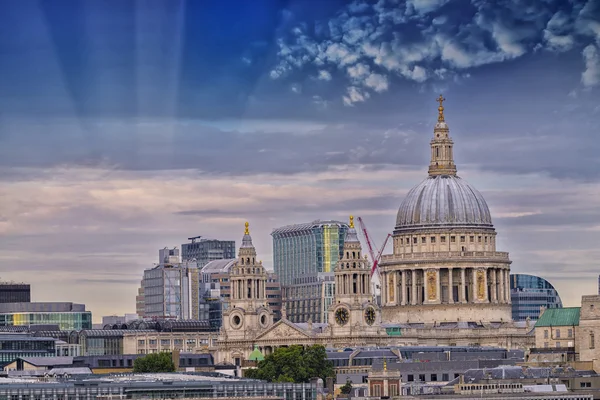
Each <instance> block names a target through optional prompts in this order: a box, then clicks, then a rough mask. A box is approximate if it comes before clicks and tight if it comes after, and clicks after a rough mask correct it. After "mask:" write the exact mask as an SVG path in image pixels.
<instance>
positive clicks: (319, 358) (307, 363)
mask: <svg viewBox="0 0 600 400" xmlns="http://www.w3.org/2000/svg"><path fill="white" fill-rule="evenodd" d="M328 376H333V365H332V364H331V361H329V360H328V359H327V353H326V352H325V347H323V346H321V345H318V344H316V345H313V346H309V347H304V346H300V345H293V346H290V347H281V348H278V349H277V350H275V351H274V352H273V353H272V354H269V355H268V356H267V357H266V358H265V359H264V360H263V361H260V362H259V363H258V368H253V369H249V370H247V371H246V377H248V378H254V379H262V380H266V381H269V382H295V383H302V382H309V381H310V379H312V378H321V379H323V380H325V379H326V378H327V377H328Z"/></svg>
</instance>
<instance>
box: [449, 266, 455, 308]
mask: <svg viewBox="0 0 600 400" xmlns="http://www.w3.org/2000/svg"><path fill="white" fill-rule="evenodd" d="M452 271H453V269H452V268H448V304H454V282H453V281H452Z"/></svg>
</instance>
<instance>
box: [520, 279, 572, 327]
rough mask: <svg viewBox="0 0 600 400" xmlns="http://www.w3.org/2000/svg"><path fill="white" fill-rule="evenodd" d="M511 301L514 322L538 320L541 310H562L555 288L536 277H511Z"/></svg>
mask: <svg viewBox="0 0 600 400" xmlns="http://www.w3.org/2000/svg"><path fill="white" fill-rule="evenodd" d="M510 299H511V302H512V318H513V320H514V321H525V320H526V319H527V318H529V319H531V320H537V319H538V317H539V316H540V309H541V308H542V307H544V308H547V309H548V308H562V306H563V305H562V300H561V299H560V296H559V295H558V292H557V291H556V289H554V286H552V284H551V283H550V282H548V281H547V280H545V279H544V278H540V277H539V276H534V275H525V274H511V275H510Z"/></svg>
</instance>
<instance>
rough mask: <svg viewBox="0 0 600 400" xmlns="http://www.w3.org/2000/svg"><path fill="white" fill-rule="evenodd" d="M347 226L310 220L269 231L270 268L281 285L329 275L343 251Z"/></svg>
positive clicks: (336, 222) (341, 223)
mask: <svg viewBox="0 0 600 400" xmlns="http://www.w3.org/2000/svg"><path fill="white" fill-rule="evenodd" d="M347 230H348V224H346V223H344V222H339V221H314V222H310V223H307V224H297V225H288V226H284V227H281V228H277V229H275V230H273V232H272V233H271V236H272V237H273V268H274V270H275V274H276V275H277V276H278V277H279V281H280V282H281V285H282V286H287V285H292V284H293V283H294V280H295V279H296V278H299V277H302V276H306V275H307V274H316V273H319V272H333V270H334V268H335V266H336V264H337V262H338V260H339V259H340V257H341V254H342V252H343V249H344V238H345V236H346V231H347Z"/></svg>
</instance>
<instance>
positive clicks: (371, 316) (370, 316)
mask: <svg viewBox="0 0 600 400" xmlns="http://www.w3.org/2000/svg"><path fill="white" fill-rule="evenodd" d="M365 322H366V323H367V324H368V325H373V324H374V323H375V309H374V308H373V307H369V308H367V309H366V310H365Z"/></svg>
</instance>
